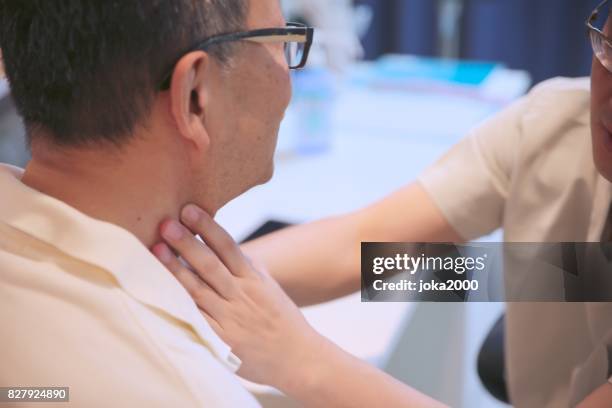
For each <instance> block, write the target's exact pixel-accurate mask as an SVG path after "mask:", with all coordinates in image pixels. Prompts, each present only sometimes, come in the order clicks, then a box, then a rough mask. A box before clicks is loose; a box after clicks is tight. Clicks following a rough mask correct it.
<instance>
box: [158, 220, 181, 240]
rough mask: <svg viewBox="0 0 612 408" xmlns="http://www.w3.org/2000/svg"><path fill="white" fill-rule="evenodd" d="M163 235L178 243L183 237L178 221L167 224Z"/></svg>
mask: <svg viewBox="0 0 612 408" xmlns="http://www.w3.org/2000/svg"><path fill="white" fill-rule="evenodd" d="M162 235H163V237H164V238H166V239H167V240H169V241H177V240H179V239H181V237H182V236H183V230H182V228H181V226H180V225H179V224H178V223H177V222H176V221H174V220H171V221H170V222H168V223H167V224H166V227H165V228H164V230H163V231H162Z"/></svg>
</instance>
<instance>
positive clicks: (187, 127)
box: [170, 51, 210, 149]
mask: <svg viewBox="0 0 612 408" xmlns="http://www.w3.org/2000/svg"><path fill="white" fill-rule="evenodd" d="M209 74H210V57H209V55H208V54H207V53H205V52H203V51H195V52H190V53H189V54H187V55H185V56H184V57H183V58H181V60H180V61H179V62H178V64H177V65H176V67H175V69H174V73H173V75H172V83H171V85H170V110H171V114H172V116H173V118H174V120H175V122H176V125H177V127H178V130H179V132H180V134H181V136H183V137H184V138H186V139H188V141H190V142H191V143H193V144H194V145H195V146H196V147H197V148H198V149H206V148H207V147H208V145H209V144H210V138H209V134H208V131H207V130H206V126H205V121H204V119H205V113H206V103H207V102H208V97H207V92H206V91H207V89H208V88H207V81H209V80H210V75H209Z"/></svg>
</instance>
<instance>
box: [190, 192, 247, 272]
mask: <svg viewBox="0 0 612 408" xmlns="http://www.w3.org/2000/svg"><path fill="white" fill-rule="evenodd" d="M181 221H182V222H183V223H184V224H185V226H187V228H189V229H190V230H191V231H193V232H194V233H196V234H198V235H200V237H202V239H203V240H204V241H205V242H206V244H207V245H208V246H209V247H210V248H211V249H212V250H213V251H214V252H215V253H216V254H217V256H218V257H219V259H221V262H223V264H225V266H226V267H227V269H229V270H230V272H232V273H233V274H234V275H236V276H244V275H246V274H248V273H249V271H250V268H249V267H248V265H247V263H246V262H245V259H244V256H243V254H242V251H241V250H240V248H239V247H238V244H236V242H235V241H234V239H233V238H232V236H231V235H230V234H228V233H227V231H225V230H224V229H223V228H222V227H221V226H220V225H219V224H217V223H216V222H215V220H213V219H212V217H211V216H210V215H208V214H207V213H206V212H205V211H203V210H202V209H200V208H199V207H197V206H195V205H193V204H189V205H187V206H185V208H183V211H181Z"/></svg>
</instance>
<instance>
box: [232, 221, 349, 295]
mask: <svg viewBox="0 0 612 408" xmlns="http://www.w3.org/2000/svg"><path fill="white" fill-rule="evenodd" d="M358 236H359V223H358V219H357V216H356V215H355V214H351V215H346V216H342V217H334V218H328V219H324V220H321V221H316V222H312V223H309V224H304V225H299V226H294V227H290V228H287V229H285V230H282V231H278V232H276V233H273V234H270V235H268V236H265V237H263V238H260V239H258V240H256V241H253V242H250V243H247V244H244V245H243V246H242V249H243V251H244V252H245V253H246V254H247V255H249V256H251V257H252V258H254V259H256V260H257V261H258V262H261V263H262V264H264V265H265V267H266V268H267V269H268V271H269V272H270V274H271V275H272V276H273V277H274V278H275V279H276V280H277V281H278V282H279V283H280V285H281V286H282V287H283V289H284V290H285V291H286V292H287V293H288V294H289V296H290V297H291V298H292V299H293V301H294V302H295V303H297V304H298V305H300V306H306V305H310V304H315V303H320V302H323V301H326V300H329V299H333V298H337V297H340V296H343V295H347V294H349V293H352V292H354V291H357V290H358V289H359V285H360V280H359V271H358V268H359V250H360V248H359V240H358Z"/></svg>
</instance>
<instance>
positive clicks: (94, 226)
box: [0, 164, 240, 371]
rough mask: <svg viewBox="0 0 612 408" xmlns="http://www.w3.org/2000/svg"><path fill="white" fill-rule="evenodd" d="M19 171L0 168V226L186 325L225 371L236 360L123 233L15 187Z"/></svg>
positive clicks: (183, 296)
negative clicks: (90, 269) (98, 273)
mask: <svg viewBox="0 0 612 408" xmlns="http://www.w3.org/2000/svg"><path fill="white" fill-rule="evenodd" d="M22 175H23V170H22V169H20V168H18V167H13V166H9V165H5V164H0V192H1V194H2V196H3V197H6V198H8V199H3V200H0V222H2V223H5V224H7V225H9V226H11V227H13V228H15V229H18V230H20V231H22V232H24V233H26V234H28V235H30V236H33V237H35V238H37V239H39V240H41V241H44V242H46V243H49V244H51V245H53V246H54V247H56V248H57V249H59V250H60V251H62V252H64V253H65V254H67V255H69V256H71V257H73V258H76V259H79V260H81V261H84V262H87V263H89V264H92V265H96V266H98V267H100V268H102V269H104V270H106V271H108V272H109V273H110V274H112V275H113V276H114V277H115V278H116V279H117V281H118V283H119V285H120V286H121V287H122V288H123V289H124V290H125V292H127V293H128V294H129V295H130V296H132V297H133V298H135V299H137V300H138V301H140V302H141V303H144V304H146V305H148V306H151V307H154V308H157V309H160V310H162V311H164V312H166V313H168V314H170V315H171V316H172V317H174V318H176V319H179V320H181V321H184V322H186V323H187V324H189V325H190V326H191V327H192V328H193V330H194V331H195V332H196V334H197V335H198V336H199V337H200V339H201V340H202V342H203V343H204V344H205V345H206V346H207V347H208V348H209V349H210V350H211V352H212V353H213V354H214V355H215V356H216V357H217V358H218V359H220V360H221V361H222V362H223V363H224V364H225V365H226V366H227V367H228V368H230V370H232V371H237V369H238V368H239V366H240V360H239V359H238V358H237V357H236V356H235V355H233V354H232V352H231V350H230V347H229V346H228V345H227V344H225V343H224V342H223V341H222V340H221V339H220V338H219V337H218V336H217V334H216V333H215V332H214V331H213V330H212V328H211V327H210V325H209V324H208V323H207V322H206V320H205V319H204V318H203V317H202V315H201V314H200V312H199V310H198V308H197V306H196V304H195V303H194V301H193V300H192V299H191V297H190V296H189V294H188V293H187V291H186V290H185V289H184V288H183V287H182V286H181V284H180V283H179V282H178V281H177V280H176V278H174V276H172V274H171V273H170V272H169V271H167V270H166V268H165V267H164V266H163V265H162V264H161V263H160V262H159V261H158V260H157V258H155V256H153V254H151V253H150V251H149V250H148V249H147V248H146V247H145V246H144V245H143V244H142V243H141V242H140V241H139V240H138V239H137V238H136V237H135V236H134V235H133V234H131V233H130V232H129V231H127V230H125V229H123V228H121V227H119V226H117V225H114V224H111V223H107V222H104V221H100V220H97V219H94V218H91V217H89V216H87V215H85V214H83V213H81V212H80V211H78V210H76V209H75V208H73V207H70V206H69V205H67V204H66V203H64V202H62V201H60V200H57V199H55V198H53V197H50V196H48V195H45V194H42V193H40V192H38V191H36V190H34V189H32V188H30V187H28V186H26V185H24V184H23V183H21V181H20V180H21V177H22Z"/></svg>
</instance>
